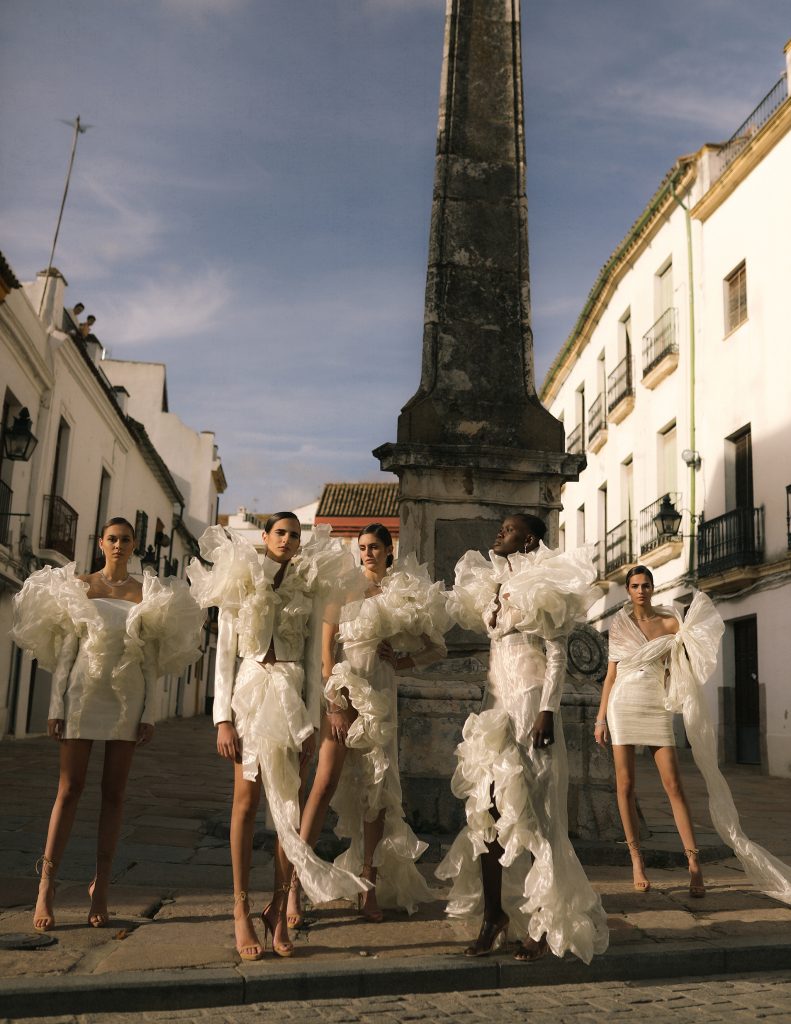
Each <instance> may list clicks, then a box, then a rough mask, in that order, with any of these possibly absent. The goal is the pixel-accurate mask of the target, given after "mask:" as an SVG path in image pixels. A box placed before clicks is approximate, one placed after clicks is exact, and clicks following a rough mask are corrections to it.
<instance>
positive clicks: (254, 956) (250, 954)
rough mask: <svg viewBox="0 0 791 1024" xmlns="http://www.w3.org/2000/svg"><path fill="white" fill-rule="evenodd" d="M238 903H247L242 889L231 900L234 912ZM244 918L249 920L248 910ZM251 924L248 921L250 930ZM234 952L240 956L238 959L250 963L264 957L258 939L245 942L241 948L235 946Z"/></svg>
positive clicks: (246, 897)
mask: <svg viewBox="0 0 791 1024" xmlns="http://www.w3.org/2000/svg"><path fill="white" fill-rule="evenodd" d="M239 903H245V904H246V903H248V896H247V893H246V892H245V891H244V889H243V890H242V891H241V892H238V893H236V894H235V896H234V898H233V906H234V910H236V906H237V904H239ZM246 916H247V917H248V919H249V918H250V911H249V909H248V910H247V912H246ZM235 921H236V915H235V914H234V922H235ZM252 924H253V923H252V920H251V921H250V927H251V928H252ZM253 934H255V930H253ZM236 952H237V953H238V954H239V956H240V958H241V959H242V960H251V961H254V960H261V959H262V957H263V955H264V950H263V948H262V946H261V943H260V942H259V941H258V939H256V941H255V942H245V943H244V944H243V945H241V946H239V945H237V946H236Z"/></svg>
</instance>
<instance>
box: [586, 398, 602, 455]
mask: <svg viewBox="0 0 791 1024" xmlns="http://www.w3.org/2000/svg"><path fill="white" fill-rule="evenodd" d="M606 426H607V416H606V410H605V408H604V395H598V396H597V397H596V398H595V399H594V400H593V405H592V406H591V407H590V412H589V413H588V444H590V443H591V441H592V440H593V439H594V437H596V435H597V434H598V433H600V432H601V431H602V430H604V428H605V427H606Z"/></svg>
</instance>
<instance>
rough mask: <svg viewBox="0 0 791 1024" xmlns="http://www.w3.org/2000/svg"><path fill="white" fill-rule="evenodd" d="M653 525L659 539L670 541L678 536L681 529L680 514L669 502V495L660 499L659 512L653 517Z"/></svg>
mask: <svg viewBox="0 0 791 1024" xmlns="http://www.w3.org/2000/svg"><path fill="white" fill-rule="evenodd" d="M653 523H654V526H655V527H656V532H657V533H658V534H659V536H660V537H667V538H668V539H669V540H672V539H673V538H674V537H676V536H677V535H678V531H679V529H680V527H681V513H680V512H679V511H678V509H677V508H676V506H675V505H674V504H673V502H672V501H671V500H670V495H669V494H666V495H665V496H664V498H662V502H661V504H660V506H659V511H658V512H657V514H656V515H655V516H654V519H653Z"/></svg>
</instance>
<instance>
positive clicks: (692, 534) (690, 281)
mask: <svg viewBox="0 0 791 1024" xmlns="http://www.w3.org/2000/svg"><path fill="white" fill-rule="evenodd" d="M672 193H673V198H674V199H675V201H676V202H677V203H678V205H679V206H680V207H681V209H682V210H683V211H684V224H685V226H686V230H687V288H688V289H689V447H690V450H691V451H693V452H694V451H697V447H696V444H695V282H694V276H693V269H692V218H691V217H690V213H689V207H688V206H685V204H684V203H682V201H681V200H680V199H679V198H678V196H677V195H676V181H675V178H674V179H673V181H672ZM696 473H697V469H696V464H695V462H692V463H690V466H689V509H690V526H689V567H688V574H689V576H690V577H692V578H694V575H695V539H696V527H697V522H698V517H697V507H696V494H695V483H696V480H695V474H696Z"/></svg>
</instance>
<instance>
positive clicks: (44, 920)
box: [33, 740, 93, 931]
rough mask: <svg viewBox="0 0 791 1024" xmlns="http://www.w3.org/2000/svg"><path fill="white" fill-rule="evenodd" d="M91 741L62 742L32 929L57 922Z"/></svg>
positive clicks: (43, 927)
mask: <svg viewBox="0 0 791 1024" xmlns="http://www.w3.org/2000/svg"><path fill="white" fill-rule="evenodd" d="M92 745H93V741H92V740H61V741H60V775H59V778H58V792H57V795H56V797H55V803H54V804H53V805H52V813H51V814H50V817H49V827H48V829H47V842H46V845H45V847H44V856H43V858H42V861H41V882H40V883H39V887H38V899H37V900H36V909H35V911H34V912H33V927H34V928H37V929H39V930H40V931H48V930H49V929H50V928H52V926H53V925H54V923H55V917H54V911H53V899H54V892H55V875H56V873H57V870H58V866H59V865H60V862H61V860H63V854H64V852H65V850H66V845H67V843H68V841H69V836H70V835H71V829H72V826H73V825H74V817H75V815H76V814H77V807H78V805H79V802H80V797H81V796H82V791H83V789H84V788H85V777H86V775H87V772H88V760H89V758H90V756H91V746H92Z"/></svg>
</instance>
